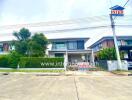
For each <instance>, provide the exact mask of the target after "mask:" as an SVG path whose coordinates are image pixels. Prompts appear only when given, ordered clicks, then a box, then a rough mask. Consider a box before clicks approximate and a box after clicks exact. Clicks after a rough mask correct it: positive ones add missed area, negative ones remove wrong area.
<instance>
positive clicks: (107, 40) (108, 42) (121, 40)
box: [90, 36, 132, 60]
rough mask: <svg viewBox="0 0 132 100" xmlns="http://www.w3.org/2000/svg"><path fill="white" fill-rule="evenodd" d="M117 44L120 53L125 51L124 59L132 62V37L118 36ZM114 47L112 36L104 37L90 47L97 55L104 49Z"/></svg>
mask: <svg viewBox="0 0 132 100" xmlns="http://www.w3.org/2000/svg"><path fill="white" fill-rule="evenodd" d="M117 43H118V46H119V50H120V51H124V52H125V54H124V59H125V60H132V36H117ZM111 47H114V40H113V37H112V36H107V37H102V38H101V39H100V40H98V41H97V42H95V43H94V44H92V45H91V46H90V48H91V49H93V52H94V53H95V54H96V53H97V52H99V51H100V50H102V49H104V48H111Z"/></svg>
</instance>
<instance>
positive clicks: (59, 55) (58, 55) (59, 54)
mask: <svg viewBox="0 0 132 100" xmlns="http://www.w3.org/2000/svg"><path fill="white" fill-rule="evenodd" d="M55 57H64V54H63V53H55Z"/></svg>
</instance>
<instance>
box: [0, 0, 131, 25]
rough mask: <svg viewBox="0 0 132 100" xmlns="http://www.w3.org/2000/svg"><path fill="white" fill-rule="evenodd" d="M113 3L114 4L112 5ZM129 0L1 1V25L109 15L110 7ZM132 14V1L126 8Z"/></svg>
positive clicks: (127, 12) (128, 13)
mask: <svg viewBox="0 0 132 100" xmlns="http://www.w3.org/2000/svg"><path fill="white" fill-rule="evenodd" d="M110 1H112V3H110ZM126 1H127V0H0V8H1V9H0V25H11V24H23V23H34V22H47V21H58V20H66V19H77V18H84V17H90V16H102V15H108V14H109V7H110V6H111V4H112V5H113V6H114V5H116V4H118V5H124V3H125V2H126ZM125 12H126V14H127V15H131V13H132V0H130V2H129V4H128V5H127V6H126V9H125Z"/></svg>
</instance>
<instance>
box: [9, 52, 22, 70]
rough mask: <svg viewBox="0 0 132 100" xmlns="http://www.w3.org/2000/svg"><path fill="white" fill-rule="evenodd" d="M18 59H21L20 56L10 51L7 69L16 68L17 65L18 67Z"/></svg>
mask: <svg viewBox="0 0 132 100" xmlns="http://www.w3.org/2000/svg"><path fill="white" fill-rule="evenodd" d="M20 57H22V55H20V54H19V53H17V52H16V51H11V52H10V54H9V55H8V64H9V67H11V68H17V65H18V63H19V61H20Z"/></svg>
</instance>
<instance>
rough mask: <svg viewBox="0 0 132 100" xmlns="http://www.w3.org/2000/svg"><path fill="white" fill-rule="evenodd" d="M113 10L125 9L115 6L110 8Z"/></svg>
mask: <svg viewBox="0 0 132 100" xmlns="http://www.w3.org/2000/svg"><path fill="white" fill-rule="evenodd" d="M110 9H111V10H124V7H121V6H119V5H116V6H113V7H111V8H110Z"/></svg>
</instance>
